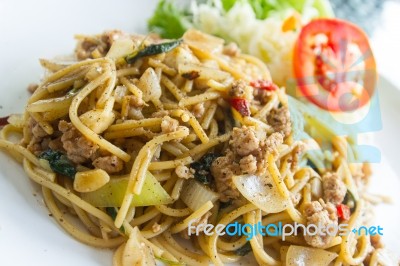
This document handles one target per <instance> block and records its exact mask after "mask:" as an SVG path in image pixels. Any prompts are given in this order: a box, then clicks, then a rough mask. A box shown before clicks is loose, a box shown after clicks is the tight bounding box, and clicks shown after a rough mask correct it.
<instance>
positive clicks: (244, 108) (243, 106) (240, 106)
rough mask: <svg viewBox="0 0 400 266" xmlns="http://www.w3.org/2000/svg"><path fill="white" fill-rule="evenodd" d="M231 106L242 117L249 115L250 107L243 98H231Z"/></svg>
mask: <svg viewBox="0 0 400 266" xmlns="http://www.w3.org/2000/svg"><path fill="white" fill-rule="evenodd" d="M230 103H231V106H232V107H233V108H235V110H236V111H238V112H239V113H240V114H241V115H243V116H249V115H250V105H249V102H248V101H247V100H246V99H244V98H233V99H231V101H230Z"/></svg>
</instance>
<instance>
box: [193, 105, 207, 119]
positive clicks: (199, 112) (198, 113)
mask: <svg viewBox="0 0 400 266" xmlns="http://www.w3.org/2000/svg"><path fill="white" fill-rule="evenodd" d="M204 112H205V108H204V103H198V104H195V105H194V106H193V109H192V113H193V115H194V116H195V117H196V118H200V117H202V116H203V115H204Z"/></svg>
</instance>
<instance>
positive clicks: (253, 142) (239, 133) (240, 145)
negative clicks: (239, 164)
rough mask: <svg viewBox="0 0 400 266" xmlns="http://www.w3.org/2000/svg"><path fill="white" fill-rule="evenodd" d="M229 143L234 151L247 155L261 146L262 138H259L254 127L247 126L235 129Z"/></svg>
mask: <svg viewBox="0 0 400 266" xmlns="http://www.w3.org/2000/svg"><path fill="white" fill-rule="evenodd" d="M229 144H230V145H231V146H232V149H233V151H234V152H235V153H237V154H239V155H240V156H247V155H249V154H251V153H253V152H256V151H257V150H258V149H259V148H260V140H259V139H258V138H257V136H256V132H255V130H254V128H253V127H246V126H242V127H241V128H238V127H235V128H234V129H233V132H232V139H231V140H230V141H229Z"/></svg>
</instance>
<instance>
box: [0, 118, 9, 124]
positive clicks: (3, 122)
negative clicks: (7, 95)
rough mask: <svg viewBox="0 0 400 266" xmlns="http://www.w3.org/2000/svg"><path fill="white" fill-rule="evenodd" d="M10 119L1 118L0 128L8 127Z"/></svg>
mask: <svg viewBox="0 0 400 266" xmlns="http://www.w3.org/2000/svg"><path fill="white" fill-rule="evenodd" d="M8 118H9V116H5V117H0V127H2V126H5V125H8V124H9V123H8Z"/></svg>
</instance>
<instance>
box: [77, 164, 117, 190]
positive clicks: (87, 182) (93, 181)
mask: <svg viewBox="0 0 400 266" xmlns="http://www.w3.org/2000/svg"><path fill="white" fill-rule="evenodd" d="M109 181H110V176H109V175H108V174H107V172H106V171H104V170H103V169H93V170H88V171H83V172H78V173H76V174H75V179H74V189H75V191H78V192H92V191H96V190H98V189H99V188H101V187H103V186H104V185H105V184H107V183H108V182H109Z"/></svg>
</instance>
